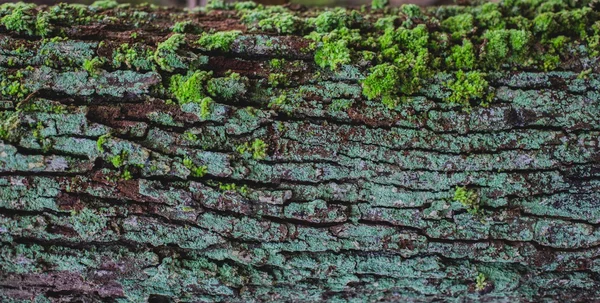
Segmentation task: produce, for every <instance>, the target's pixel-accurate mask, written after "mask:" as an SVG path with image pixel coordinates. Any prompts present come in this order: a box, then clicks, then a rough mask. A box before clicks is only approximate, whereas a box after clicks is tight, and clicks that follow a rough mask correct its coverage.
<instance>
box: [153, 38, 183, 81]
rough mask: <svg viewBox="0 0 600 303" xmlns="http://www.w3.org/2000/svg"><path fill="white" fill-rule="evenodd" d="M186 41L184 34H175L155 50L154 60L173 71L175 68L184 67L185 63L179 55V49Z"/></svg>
mask: <svg viewBox="0 0 600 303" xmlns="http://www.w3.org/2000/svg"><path fill="white" fill-rule="evenodd" d="M184 43H185V36H184V35H183V34H173V35H172V36H171V37H169V38H168V39H167V40H165V41H163V42H161V43H159V44H158V46H157V47H156V51H155V52H154V61H155V62H156V63H157V64H158V66H160V68H162V69H163V70H165V71H169V72H172V71H174V70H175V68H183V67H185V65H183V64H182V63H181V60H180V59H179V58H178V57H177V53H176V52H177V50H178V49H179V46H180V45H181V44H184Z"/></svg>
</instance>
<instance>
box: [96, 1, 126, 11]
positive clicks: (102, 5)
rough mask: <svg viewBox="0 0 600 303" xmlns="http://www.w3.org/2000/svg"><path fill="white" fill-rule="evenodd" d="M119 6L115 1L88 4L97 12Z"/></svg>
mask: <svg viewBox="0 0 600 303" xmlns="http://www.w3.org/2000/svg"><path fill="white" fill-rule="evenodd" d="M118 5H119V3H118V2H117V1H115V0H98V1H96V2H94V3H92V4H90V8H93V9H98V10H106V9H111V8H115V7H117V6H118Z"/></svg>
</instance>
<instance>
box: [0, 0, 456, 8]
mask: <svg viewBox="0 0 600 303" xmlns="http://www.w3.org/2000/svg"><path fill="white" fill-rule="evenodd" d="M94 1H95V0H33V1H31V0H29V1H28V0H25V1H23V2H32V3H36V4H47V5H52V4H57V3H60V2H67V3H82V4H91V3H93V2H94ZM117 1H118V2H119V3H145V2H148V3H152V4H156V5H161V6H179V7H186V6H188V5H190V4H192V3H196V2H194V1H197V3H200V2H201V0H117ZM188 1H189V2H188ZM204 1H205V0H204ZM254 1H255V2H258V3H263V4H267V5H270V4H284V3H287V2H290V3H298V4H303V5H306V6H358V5H363V4H370V3H371V0H254ZM6 2H18V1H11V0H0V3H6ZM405 3H414V4H417V5H421V6H427V5H441V4H451V3H453V0H390V5H392V6H399V5H402V4H405Z"/></svg>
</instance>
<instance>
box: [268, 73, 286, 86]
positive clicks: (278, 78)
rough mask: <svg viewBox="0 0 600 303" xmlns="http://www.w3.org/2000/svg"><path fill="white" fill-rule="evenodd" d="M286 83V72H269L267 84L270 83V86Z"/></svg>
mask: <svg viewBox="0 0 600 303" xmlns="http://www.w3.org/2000/svg"><path fill="white" fill-rule="evenodd" d="M287 83H288V78H287V74H285V73H272V74H269V85H271V86H272V87H277V86H280V85H286V84H287Z"/></svg>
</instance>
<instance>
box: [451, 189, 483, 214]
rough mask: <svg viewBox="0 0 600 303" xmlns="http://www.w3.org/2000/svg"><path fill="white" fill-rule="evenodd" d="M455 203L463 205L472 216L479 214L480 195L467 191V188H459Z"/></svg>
mask: <svg viewBox="0 0 600 303" xmlns="http://www.w3.org/2000/svg"><path fill="white" fill-rule="evenodd" d="M454 201H456V202H459V203H460V204H462V205H463V206H464V207H465V208H466V209H467V212H469V213H470V214H472V215H476V214H479V210H480V205H479V195H477V192H476V191H475V190H472V189H467V187H466V186H457V187H456V189H455V191H454Z"/></svg>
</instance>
